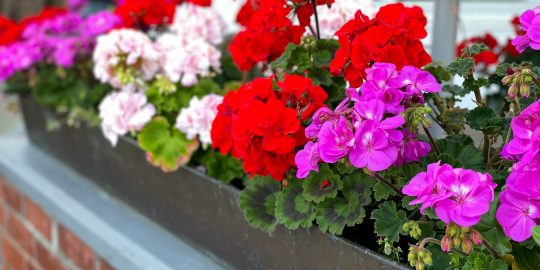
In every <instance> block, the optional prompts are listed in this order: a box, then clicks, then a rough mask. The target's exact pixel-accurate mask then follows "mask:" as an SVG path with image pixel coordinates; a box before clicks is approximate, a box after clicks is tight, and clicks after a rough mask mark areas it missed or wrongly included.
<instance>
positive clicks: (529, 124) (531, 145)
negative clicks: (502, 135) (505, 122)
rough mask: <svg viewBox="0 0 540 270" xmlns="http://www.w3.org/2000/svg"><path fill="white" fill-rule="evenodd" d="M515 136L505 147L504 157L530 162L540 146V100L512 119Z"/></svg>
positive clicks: (511, 125) (520, 161)
mask: <svg viewBox="0 0 540 270" xmlns="http://www.w3.org/2000/svg"><path fill="white" fill-rule="evenodd" d="M510 127H511V128H512V132H513V134H514V138H513V139H512V140H510V141H509V142H508V144H506V145H505V146H504V147H503V151H502V153H501V154H502V157H503V158H505V159H508V160H512V161H519V163H528V162H530V161H531V159H532V158H534V157H535V156H536V155H537V153H538V150H539V148H540V101H536V102H534V103H533V104H531V105H529V107H527V108H526V109H525V110H523V111H522V112H521V113H520V114H519V115H518V116H516V117H514V119H512V123H511V124H510Z"/></svg>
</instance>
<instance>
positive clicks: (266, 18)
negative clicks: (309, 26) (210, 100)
mask: <svg viewBox="0 0 540 270" xmlns="http://www.w3.org/2000/svg"><path fill="white" fill-rule="evenodd" d="M252 5H253V3H252V1H247V2H246V5H244V8H242V10H241V12H240V13H239V17H238V21H239V22H240V23H241V24H242V25H243V26H244V27H245V29H244V30H242V31H240V32H239V33H238V34H237V35H236V36H235V37H234V39H233V40H232V42H231V44H230V45H229V51H230V53H231V55H232V58H233V60H234V62H235V63H236V65H237V66H238V67H239V68H240V69H241V70H249V69H251V68H252V67H253V66H254V65H255V64H257V63H258V62H270V61H273V60H275V59H276V58H277V57H279V56H281V54H283V52H284V51H285V47H286V46H287V44H289V43H291V42H292V43H300V39H301V37H302V35H303V34H304V30H305V29H304V27H303V26H299V25H293V22H292V21H291V19H289V17H288V16H289V14H290V13H291V8H290V7H288V6H287V5H286V1H285V0H261V1H260V3H259V5H258V7H256V8H254V7H253V6H252Z"/></svg>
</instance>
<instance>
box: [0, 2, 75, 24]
mask: <svg viewBox="0 0 540 270" xmlns="http://www.w3.org/2000/svg"><path fill="white" fill-rule="evenodd" d="M63 4H64V0H2V1H0V14H1V15H4V16H6V17H9V18H13V19H16V20H18V19H20V18H22V17H24V16H26V15H29V14H33V13H36V12H38V11H40V10H41V8H42V7H44V6H45V5H55V6H59V5H63Z"/></svg>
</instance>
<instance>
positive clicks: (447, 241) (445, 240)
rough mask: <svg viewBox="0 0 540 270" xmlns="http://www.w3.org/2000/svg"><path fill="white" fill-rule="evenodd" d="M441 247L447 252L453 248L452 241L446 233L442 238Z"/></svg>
mask: <svg viewBox="0 0 540 270" xmlns="http://www.w3.org/2000/svg"><path fill="white" fill-rule="evenodd" d="M441 249H442V251H444V252H446V253H448V252H450V250H451V249H452V241H451V240H450V237H448V236H447V235H445V236H444V237H443V238H442V240H441Z"/></svg>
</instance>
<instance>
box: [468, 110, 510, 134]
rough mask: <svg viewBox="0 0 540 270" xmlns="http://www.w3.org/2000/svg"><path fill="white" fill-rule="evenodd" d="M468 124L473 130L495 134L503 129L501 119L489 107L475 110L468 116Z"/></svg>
mask: <svg viewBox="0 0 540 270" xmlns="http://www.w3.org/2000/svg"><path fill="white" fill-rule="evenodd" d="M467 124H469V126H470V127H471V128H472V129H476V130H482V131H485V132H489V133H493V132H495V131H497V130H499V129H500V128H502V127H501V118H500V117H499V116H498V115H497V114H496V113H495V112H494V111H493V109H491V108H489V107H487V106H480V107H476V108H474V110H472V111H471V112H470V113H469V115H468V116H467Z"/></svg>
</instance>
